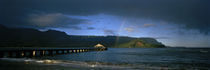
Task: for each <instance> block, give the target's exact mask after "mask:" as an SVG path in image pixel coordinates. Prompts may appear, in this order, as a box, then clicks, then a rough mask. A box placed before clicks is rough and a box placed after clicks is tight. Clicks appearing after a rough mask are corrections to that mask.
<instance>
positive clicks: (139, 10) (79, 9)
mask: <svg viewBox="0 0 210 70" xmlns="http://www.w3.org/2000/svg"><path fill="white" fill-rule="evenodd" d="M209 3H210V1H209V0H190V1H189V0H132V1H130V0H85V1H84V0H62V1H60V0H33V1H31V0H21V1H20V0H13V1H11V0H1V4H0V10H1V11H0V15H1V17H0V18H1V19H0V21H1V22H2V23H3V22H5V23H3V24H9V23H11V24H10V25H13V24H16V23H18V24H21V23H23V22H22V21H23V20H25V18H26V15H28V14H31V13H34V12H37V11H41V12H47V13H63V14H69V15H83V16H85V15H94V14H98V13H108V14H112V15H118V16H123V17H138V18H148V19H152V20H163V21H168V22H173V23H175V24H179V25H185V28H186V29H197V30H199V31H200V32H202V33H205V34H208V32H209V31H210V28H209V27H210V22H209V19H210V18H209V17H210V14H209V12H210V7H209V6H210V4H209Z"/></svg>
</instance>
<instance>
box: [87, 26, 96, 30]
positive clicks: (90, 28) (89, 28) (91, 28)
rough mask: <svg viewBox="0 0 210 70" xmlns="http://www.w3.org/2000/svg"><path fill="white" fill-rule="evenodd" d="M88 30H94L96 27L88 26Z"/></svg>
mask: <svg viewBox="0 0 210 70" xmlns="http://www.w3.org/2000/svg"><path fill="white" fill-rule="evenodd" d="M87 29H88V30H93V29H95V28H94V27H87Z"/></svg>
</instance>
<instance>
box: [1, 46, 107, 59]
mask: <svg viewBox="0 0 210 70" xmlns="http://www.w3.org/2000/svg"><path fill="white" fill-rule="evenodd" d="M105 50H107V48H21V49H20V48H16V49H1V50H0V58H4V57H6V58H22V57H29V58H30V57H37V56H53V55H59V54H69V53H81V52H90V51H105Z"/></svg>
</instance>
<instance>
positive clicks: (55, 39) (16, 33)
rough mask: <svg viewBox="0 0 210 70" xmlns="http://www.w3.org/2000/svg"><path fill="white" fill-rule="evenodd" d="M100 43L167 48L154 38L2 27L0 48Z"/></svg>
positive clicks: (72, 45)
mask: <svg viewBox="0 0 210 70" xmlns="http://www.w3.org/2000/svg"><path fill="white" fill-rule="evenodd" d="M98 43H100V44H102V45H104V46H106V47H115V48H161V47H165V46H164V45H163V44H162V43H160V42H158V41H157V40H156V39H154V38H133V37H125V36H76V35H67V34H66V33H65V32H61V31H56V30H48V31H39V30H36V29H31V28H8V27H5V26H3V25H0V47H93V46H94V45H96V44H98Z"/></svg>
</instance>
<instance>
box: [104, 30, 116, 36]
mask: <svg viewBox="0 0 210 70" xmlns="http://www.w3.org/2000/svg"><path fill="white" fill-rule="evenodd" d="M104 34H105V35H116V33H115V31H113V30H104Z"/></svg>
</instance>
